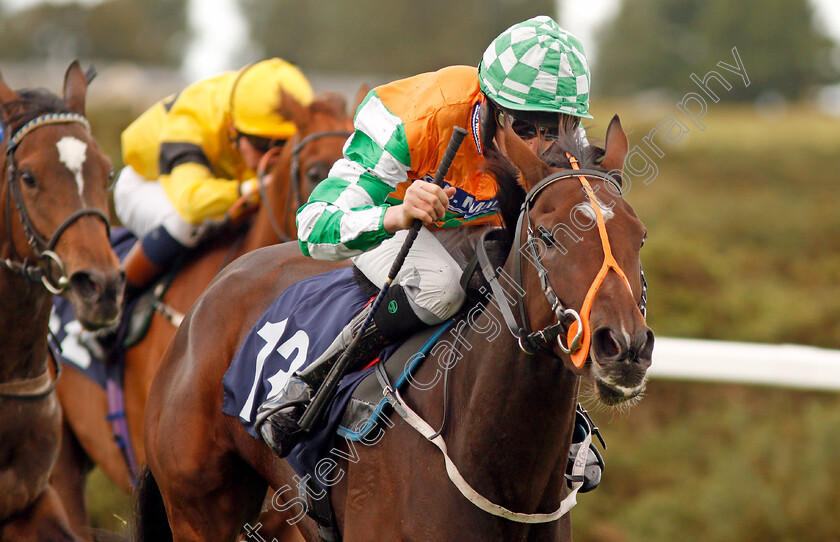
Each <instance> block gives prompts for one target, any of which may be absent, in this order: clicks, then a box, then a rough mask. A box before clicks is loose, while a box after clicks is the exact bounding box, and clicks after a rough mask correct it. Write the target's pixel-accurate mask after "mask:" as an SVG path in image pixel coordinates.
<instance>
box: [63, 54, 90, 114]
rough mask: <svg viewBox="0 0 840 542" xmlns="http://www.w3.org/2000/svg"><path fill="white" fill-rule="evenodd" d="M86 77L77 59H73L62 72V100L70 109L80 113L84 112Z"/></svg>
mask: <svg viewBox="0 0 840 542" xmlns="http://www.w3.org/2000/svg"><path fill="white" fill-rule="evenodd" d="M86 93H87V79H86V78H85V73H84V72H83V71H82V67H81V66H80V65H79V61H78V60H74V61H73V62H71V63H70V66H69V67H68V68H67V72H66V73H65V74H64V101H65V102H67V105H68V106H69V107H70V110H71V111H73V112H74V113H79V114H80V115H84V114H85V94H86Z"/></svg>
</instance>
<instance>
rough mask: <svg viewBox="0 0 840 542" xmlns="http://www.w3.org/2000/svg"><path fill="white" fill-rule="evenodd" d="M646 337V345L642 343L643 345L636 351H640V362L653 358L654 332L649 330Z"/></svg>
mask: <svg viewBox="0 0 840 542" xmlns="http://www.w3.org/2000/svg"><path fill="white" fill-rule="evenodd" d="M644 337H645V338H644V343H642V345H641V346H640V347H639V348H637V349H636V350H637V351H638V357H639V359H640V360H643V361H650V360H651V358H652V357H653V342H654V335H653V330H651V329H648V330H647V332H646V333H645V334H644Z"/></svg>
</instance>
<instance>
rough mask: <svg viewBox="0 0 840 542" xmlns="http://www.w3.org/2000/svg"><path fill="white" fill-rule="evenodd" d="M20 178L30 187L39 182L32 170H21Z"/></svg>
mask: <svg viewBox="0 0 840 542" xmlns="http://www.w3.org/2000/svg"><path fill="white" fill-rule="evenodd" d="M20 180H21V181H22V182H23V184H25V185H26V186H28V187H29V188H35V185H36V184H37V183H36V182H35V175H33V174H32V172H31V171H21V172H20Z"/></svg>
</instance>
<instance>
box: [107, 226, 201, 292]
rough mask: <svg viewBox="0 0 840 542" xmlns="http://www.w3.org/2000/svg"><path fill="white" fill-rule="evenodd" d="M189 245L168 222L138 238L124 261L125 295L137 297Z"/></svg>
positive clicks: (185, 250) (186, 249)
mask: <svg viewBox="0 0 840 542" xmlns="http://www.w3.org/2000/svg"><path fill="white" fill-rule="evenodd" d="M188 250H189V249H188V248H187V247H185V246H184V245H182V244H181V243H180V242H178V241H177V240H176V239H175V238H174V237H173V236H172V235H171V234H170V233H169V232H168V231H166V228H165V227H164V226H158V227H157V228H155V229H153V230H152V231H150V232H149V233H147V234H146V235H145V236H144V237H143V238H142V239H138V240H137V242H136V243H134V246H133V247H131V250H129V251H128V254H127V255H126V257H125V259H124V260H123V262H122V268H123V271H125V282H126V285H125V299H126V301H128V300H130V299H133V298H134V297H136V296H137V295H138V294H140V293H142V292H143V291H144V290H145V289H146V288H148V287H149V286H150V285H152V284H153V283H154V282H155V281H157V280H158V279H159V278H160V277H161V275H163V273H164V272H165V271H166V270H167V269H169V268H170V267H171V266H172V263H173V262H174V261H175V260H176V259H178V257H180V256H181V255H183V254H185V253H186V252H187V251H188Z"/></svg>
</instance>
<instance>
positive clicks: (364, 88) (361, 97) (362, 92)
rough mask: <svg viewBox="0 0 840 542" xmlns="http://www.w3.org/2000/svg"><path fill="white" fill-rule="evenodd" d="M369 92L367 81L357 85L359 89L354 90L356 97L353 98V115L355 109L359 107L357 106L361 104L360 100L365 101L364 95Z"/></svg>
mask: <svg viewBox="0 0 840 542" xmlns="http://www.w3.org/2000/svg"><path fill="white" fill-rule="evenodd" d="M368 92H370V85H368V84H367V83H365V84H363V85H362V86H360V87H359V90H357V91H356V97H355V98H354V99H353V115H354V116H355V114H356V111H357V110H358V109H359V106H360V105H362V102H363V101H365V96H367V95H368Z"/></svg>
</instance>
